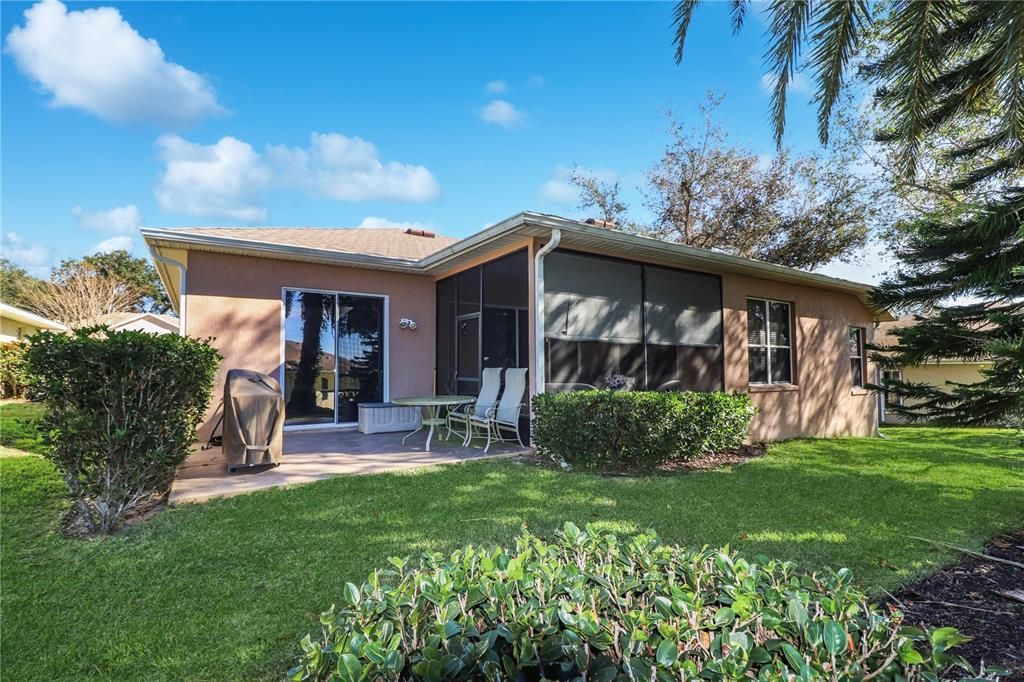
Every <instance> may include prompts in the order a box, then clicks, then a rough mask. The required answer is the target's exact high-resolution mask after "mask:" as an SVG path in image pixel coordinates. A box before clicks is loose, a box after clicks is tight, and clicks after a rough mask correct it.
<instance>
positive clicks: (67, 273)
mask: <svg viewBox="0 0 1024 682" xmlns="http://www.w3.org/2000/svg"><path fill="white" fill-rule="evenodd" d="M82 275H86V276H89V275H92V276H98V277H106V278H110V279H112V280H115V281H117V282H118V283H120V284H123V285H125V286H126V287H127V288H128V289H129V290H130V291H132V292H133V296H134V297H135V298H134V299H133V300H132V302H131V309H132V310H133V311H135V312H140V313H142V312H146V313H166V312H167V311H168V310H170V308H171V304H170V300H169V299H168V298H167V293H166V292H165V291H164V287H163V284H162V283H161V282H160V275H159V274H157V271H156V268H154V267H153V264H152V263H150V262H149V260H147V259H145V258H136V257H135V256H132V255H131V254H130V253H128V252H127V251H123V250H118V251H107V252H104V253H97V254H93V255H89V256H84V257H82V258H72V259H67V260H63V261H61V264H60V265H59V266H58V267H57V268H55V269H54V271H53V273H52V274H51V279H52V280H53V281H54V282H55V283H57V284H60V283H62V282H65V281H67V280H68V279H70V278H72V277H80V276H82Z"/></svg>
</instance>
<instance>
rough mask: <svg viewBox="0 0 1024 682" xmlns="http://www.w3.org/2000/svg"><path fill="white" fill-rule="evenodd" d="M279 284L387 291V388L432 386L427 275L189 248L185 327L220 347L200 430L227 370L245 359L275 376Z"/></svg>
mask: <svg viewBox="0 0 1024 682" xmlns="http://www.w3.org/2000/svg"><path fill="white" fill-rule="evenodd" d="M283 287H291V288H307V289H325V290H330V291H344V292H350V293H360V294H378V295H386V296H388V318H387V323H386V324H387V345H388V348H387V351H388V358H389V362H390V366H389V371H388V375H389V381H388V388H389V396H390V397H391V398H396V397H400V396H403V395H414V394H424V393H427V394H429V393H432V392H433V379H434V357H435V354H434V341H435V338H436V335H435V332H434V316H435V306H436V302H435V296H434V283H433V280H432V279H431V278H429V277H424V276H419V275H408V274H401V273H393V272H385V271H380V270H360V269H356V268H348V267H340V266H335V265H321V264H316V263H300V262H295V261H284V260H272V259H269V258H254V257H250V256H236V255H227V254H215V253H207V252H202V251H193V252H191V253H190V254H189V261H188V284H187V294H186V295H187V303H186V310H187V312H186V317H187V319H186V321H185V325H186V333H187V334H188V335H189V336H193V337H207V336H212V337H214V342H213V345H214V346H216V347H217V349H218V350H220V352H221V354H223V355H224V360H223V361H222V362H221V367H220V373H219V374H218V376H217V380H216V381H217V383H216V385H215V388H214V402H213V405H211V410H210V413H209V415H208V419H207V423H206V424H205V425H204V427H203V428H202V429H201V430H200V437H201V438H205V437H207V436H208V428H209V427H210V426H211V423H210V417H212V415H213V410H214V408H215V407H216V405H217V404H218V403H219V402H220V399H221V396H222V393H223V388H224V375H225V373H226V372H227V370H229V369H233V368H236V367H244V368H247V369H255V370H257V371H260V372H264V373H266V374H269V375H271V376H273V377H275V378H278V377H279V376H280V374H279V372H280V369H281V315H282V313H283V303H282V301H281V294H282V291H281V290H282V288H283ZM403 317H407V318H411V319H413V320H415V321H416V322H417V325H418V327H417V329H415V330H408V329H400V328H399V327H398V322H399V320H400V319H402V318H403Z"/></svg>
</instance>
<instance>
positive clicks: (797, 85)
mask: <svg viewBox="0 0 1024 682" xmlns="http://www.w3.org/2000/svg"><path fill="white" fill-rule="evenodd" d="M760 86H761V90H763V91H764V92H772V91H773V90H774V89H775V74H774V73H766V74H764V75H763V76H761V82H760ZM786 90H788V91H789V92H800V93H808V92H810V91H811V81H810V80H809V79H808V78H807V76H805V75H804V74H802V73H800V72H799V71H798V72H796V73H794V74H793V76H792V78H790V79H789V85H788V86H787V87H786Z"/></svg>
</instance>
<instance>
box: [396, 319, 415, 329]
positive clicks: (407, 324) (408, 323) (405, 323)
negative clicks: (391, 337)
mask: <svg viewBox="0 0 1024 682" xmlns="http://www.w3.org/2000/svg"><path fill="white" fill-rule="evenodd" d="M398 327H399V328H400V329H415V328H416V327H417V324H416V321H415V320H410V319H409V318H407V317H403V318H402V319H401V320H399V321H398Z"/></svg>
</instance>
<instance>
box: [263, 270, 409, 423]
mask: <svg viewBox="0 0 1024 682" xmlns="http://www.w3.org/2000/svg"><path fill="white" fill-rule="evenodd" d="M289 291H295V292H300V293H301V292H304V291H306V292H309V293H313V294H329V295H330V294H333V295H334V296H362V297H363V298H379V299H382V300H383V301H384V339H383V341H382V342H381V343H382V346H383V348H382V350H383V353H384V358H383V362H384V391H383V394H384V402H390V400H391V329H390V327H391V297H390V296H389V295H388V294H375V293H371V292H366V291H341V290H339V289H317V288H314V287H298V286H283V287H281V296H280V297H279V298H278V302H279V303H280V304H281V311H280V316H279V317H278V320H279V324H280V337H281V338H280V346H279V352H280V358H281V364H280V365H278V372H277V374H278V383H279V384H280V386H281V395H282V396H283V395H284V388H285V386H284V385H285V367H284V365H285V357H284V349H285V314H284V297H285V294H286V293H288V292H289ZM334 342H335V344H337V342H338V337H337V334H335V337H334ZM334 352H335V357H337V352H338V351H337V348H335V351H334ZM340 365H341V363H339V362H335V363H334V388H335V391H337V389H338V385H339V384H338V374H339V372H340V369H341V366H340ZM317 390H319V389H317ZM358 425H359V422H339V421H338V403H337V398H335V403H334V421H333V422H322V423H319V424H285V425H284V430H285V431H307V430H308V431H314V430H316V429H346V428H352V427H353V426H358Z"/></svg>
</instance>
